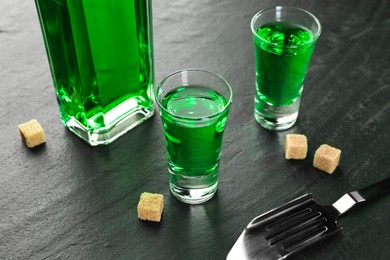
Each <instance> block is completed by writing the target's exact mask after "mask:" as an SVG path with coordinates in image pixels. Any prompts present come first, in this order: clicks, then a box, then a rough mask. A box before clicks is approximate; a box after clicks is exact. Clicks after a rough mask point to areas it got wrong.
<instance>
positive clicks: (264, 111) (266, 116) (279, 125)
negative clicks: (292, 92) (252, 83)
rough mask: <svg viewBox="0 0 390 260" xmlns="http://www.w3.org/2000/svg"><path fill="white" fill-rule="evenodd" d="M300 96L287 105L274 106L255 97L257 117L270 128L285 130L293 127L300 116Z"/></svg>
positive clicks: (265, 126) (258, 120)
mask: <svg viewBox="0 0 390 260" xmlns="http://www.w3.org/2000/svg"><path fill="white" fill-rule="evenodd" d="M299 104H300V98H298V99H297V100H296V101H295V102H294V103H292V104H290V105H287V106H274V105H271V104H269V103H267V102H264V101H262V100H261V99H260V100H257V99H255V113H254V116H255V119H256V121H257V122H258V123H259V124H260V125H261V126H262V127H264V128H266V129H268V130H275V131H278V130H285V129H288V128H290V127H292V126H293V125H294V124H295V122H296V121H297V118H298V110H299Z"/></svg>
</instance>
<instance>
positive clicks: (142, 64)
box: [35, 0, 154, 145]
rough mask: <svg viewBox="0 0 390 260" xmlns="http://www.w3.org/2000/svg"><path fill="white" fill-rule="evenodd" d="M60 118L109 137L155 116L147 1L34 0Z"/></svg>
mask: <svg viewBox="0 0 390 260" xmlns="http://www.w3.org/2000/svg"><path fill="white" fill-rule="evenodd" d="M35 4H36V7H37V11H38V16H39V20H40V24H41V28H42V33H43V38H44V42H45V47H46V52H47V56H48V59H49V64H50V69H51V74H52V78H53V83H54V87H55V92H56V96H57V100H58V104H59V108H60V116H61V119H62V122H63V123H64V124H65V126H66V127H68V128H69V130H71V131H72V132H73V133H75V134H76V135H77V136H79V137H80V138H82V139H84V140H85V141H86V142H88V143H89V144H91V145H100V144H108V143H111V142H112V141H114V140H115V139H116V138H118V137H119V136H120V135H122V134H124V133H125V132H127V131H128V130H130V129H131V128H133V127H135V126H137V125H138V124H140V123H142V122H143V121H144V120H146V119H147V118H149V117H151V116H152V115H153V112H154V110H153V99H152V96H153V95H152V87H153V83H154V68H153V46H152V17H151V15H152V13H151V0H115V1H111V0H35Z"/></svg>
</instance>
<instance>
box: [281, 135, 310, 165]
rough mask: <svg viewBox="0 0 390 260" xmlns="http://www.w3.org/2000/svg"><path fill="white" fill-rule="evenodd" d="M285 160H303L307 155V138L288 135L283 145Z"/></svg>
mask: <svg viewBox="0 0 390 260" xmlns="http://www.w3.org/2000/svg"><path fill="white" fill-rule="evenodd" d="M284 149H285V154H286V159H295V160H303V159H305V158H306V154H307V138H306V136H305V135H300V134H288V135H286V141H285V143H284Z"/></svg>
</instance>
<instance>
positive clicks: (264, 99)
mask: <svg viewBox="0 0 390 260" xmlns="http://www.w3.org/2000/svg"><path fill="white" fill-rule="evenodd" d="M251 29H252V34H253V40H254V46H255V59H256V96H255V109H254V116H255V119H256V121H257V122H258V123H259V124H260V125H261V126H263V127H264V128H266V129H270V130H283V129H287V128H290V127H291V126H293V125H294V123H295V122H296V120H297V118H298V111H299V104H300V99H301V94H302V90H303V82H304V80H305V76H306V71H307V68H308V66H309V62H310V58H311V56H312V53H313V50H314V47H315V44H316V41H317V39H318V37H319V36H320V34H321V24H320V22H319V21H318V19H317V18H316V17H315V16H314V15H312V14H311V13H309V12H308V11H305V10H303V9H300V8H295V7H282V6H276V7H272V8H269V9H265V10H262V11H260V12H258V13H257V14H255V15H254V17H253V18H252V22H251Z"/></svg>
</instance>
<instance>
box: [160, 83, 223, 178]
mask: <svg viewBox="0 0 390 260" xmlns="http://www.w3.org/2000/svg"><path fill="white" fill-rule="evenodd" d="M161 104H162V107H163V108H164V109H162V111H161V113H162V121H163V125H164V133H165V138H166V145H167V150H168V159H169V160H168V161H169V170H170V172H171V173H173V174H176V175H180V174H182V175H185V176H194V177H195V176H204V175H208V174H212V173H215V172H216V171H217V170H218V163H219V158H220V150H221V143H222V137H223V131H224V128H225V124H226V120H227V116H228V109H227V108H226V104H227V102H226V100H225V98H224V97H223V96H222V95H220V94H219V93H217V92H214V91H212V90H210V89H208V88H205V87H201V86H186V87H179V88H176V89H174V90H173V91H171V92H169V93H168V94H167V95H165V97H164V98H163V100H162V101H161ZM217 177H218V174H216V175H215V176H214V178H212V179H210V180H209V182H216V181H217ZM172 178H174V177H172V176H171V182H175V180H172ZM178 178H179V177H178ZM211 184H212V183H208V184H207V183H206V184H205V185H206V186H207V185H211Z"/></svg>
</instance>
